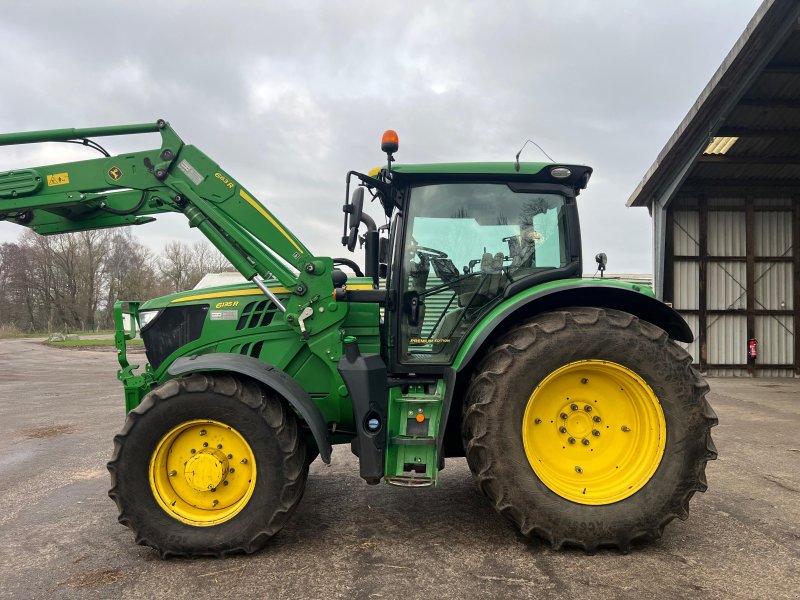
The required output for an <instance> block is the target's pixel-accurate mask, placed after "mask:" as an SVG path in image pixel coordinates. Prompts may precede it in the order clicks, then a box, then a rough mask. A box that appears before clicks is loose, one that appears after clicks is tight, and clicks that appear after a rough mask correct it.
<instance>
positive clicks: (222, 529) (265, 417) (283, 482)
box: [108, 374, 308, 558]
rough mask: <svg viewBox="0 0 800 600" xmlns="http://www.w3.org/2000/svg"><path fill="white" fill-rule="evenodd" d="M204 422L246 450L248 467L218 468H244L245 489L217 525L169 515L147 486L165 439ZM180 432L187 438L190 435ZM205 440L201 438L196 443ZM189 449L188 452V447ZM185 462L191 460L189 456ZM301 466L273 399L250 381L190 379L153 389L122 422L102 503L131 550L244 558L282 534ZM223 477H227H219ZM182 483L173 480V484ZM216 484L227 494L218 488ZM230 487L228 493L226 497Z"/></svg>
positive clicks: (300, 446) (288, 417)
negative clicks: (129, 536) (114, 514)
mask: <svg viewBox="0 0 800 600" xmlns="http://www.w3.org/2000/svg"><path fill="white" fill-rule="evenodd" d="M206 421H207V422H208V423H216V424H218V425H220V424H221V425H222V426H223V427H221V428H220V429H221V430H222V431H225V427H224V426H227V429H228V430H231V429H232V430H233V433H229V434H228V435H229V436H234V435H235V436H238V437H237V438H236V439H239V440H244V442H246V444H244V446H243V447H247V446H249V448H248V450H249V451H250V452H249V454H248V455H249V456H251V459H250V461H249V464H247V463H248V461H246V460H244V459H242V460H241V461H240V460H239V458H238V457H234V458H233V459H232V461H231V463H230V465H228V463H225V465H226V467H228V466H230V467H237V468H238V469H239V475H238V476H239V477H242V475H241V473H242V472H243V471H245V468H246V467H247V468H249V469H250V470H249V471H246V473H247V474H246V475H245V476H246V477H248V478H249V479H248V480H247V481H248V482H249V483H246V482H245V480H242V482H241V484H240V485H244V486H250V487H249V491H248V493H247V494H246V495H244V494H243V495H242V498H241V499H240V501H239V504H238V506H239V508H238V509H237V510H238V512H235V513H234V514H233V516H224V515H223V516H224V519H225V520H222V521H221V522H215V521H209V522H205V523H202V522H199V523H198V522H189V521H185V520H184V519H183V518H181V517H180V516H176V514H173V513H169V512H168V505H167V504H164V503H163V500H159V499H158V498H157V496H160V497H163V496H162V495H161V494H159V493H157V491H158V489H159V488H158V487H157V486H155V485H154V483H153V481H154V479H153V478H154V475H153V473H154V469H155V472H156V476H158V470H157V466H156V467H154V465H156V464H157V463H156V462H155V461H156V457H157V456H158V453H157V448H161V447H163V446H164V444H165V442H164V441H165V440H169V439H170V438H169V435H170V432H172V431H181V427H192V425H190V424H191V423H193V422H198V423H201V425H202V423H204V422H206ZM187 424H189V425H187ZM195 427H196V426H195ZM187 432H188V433H186V435H189V434H190V433H192V432H193V430H187ZM205 434H206V432H205V430H202V433H200V434H199V435H205ZM211 437H212V436H211V435H209V436H208V438H203V439H210V438H211ZM200 442H201V440H200V439H198V443H197V448H201V446H202V444H201V443H200ZM189 443H190V445H192V446H194V445H195V442H194V441H193V440H189ZM206 445H208V444H206ZM240 446H242V444H241V443H240ZM213 448H214V446H213V445H212V447H211V448H208V449H207V452H211V451H212V449H213ZM224 451H225V452H228V450H227V449H225V450H224ZM171 452H172V448H169V449H168V450H165V455H168V456H172V455H171V454H170V453H171ZM176 452H177V450H176ZM191 454H192V455H196V451H195V450H194V448H193V449H192V451H191ZM198 455H199V454H198ZM228 458H230V457H228ZM165 460H166V459H165ZM173 460H174V459H173ZM181 460H182V459H181ZM206 460H208V459H206ZM223 460H224V457H223ZM305 461H306V449H305V444H304V442H303V437H302V435H301V433H300V431H299V428H298V425H297V420H296V417H295V416H294V414H293V413H292V411H291V410H290V409H289V408H288V407H287V406H286V404H285V403H284V402H282V401H281V399H280V398H277V397H275V396H272V395H269V394H267V393H265V392H264V391H263V390H262V389H261V388H260V387H259V386H258V385H256V384H255V383H253V382H251V381H246V380H244V381H243V380H240V379H237V378H235V377H232V376H227V375H213V376H212V375H204V374H193V375H189V376H186V377H182V378H179V379H174V380H171V381H168V382H166V383H165V384H163V385H161V386H160V387H158V388H156V389H155V390H154V391H152V392H150V393H149V394H147V396H145V398H144V399H143V401H142V403H141V404H140V405H139V406H138V407H137V408H136V409H134V410H133V411H131V412H130V413H129V414H128V418H127V420H126V421H125V425H124V427H123V428H122V431H121V432H120V433H119V434H118V435H117V436H116V437H115V438H114V454H113V456H112V458H111V461H110V462H109V463H108V470H109V471H110V473H111V490H110V491H109V496H110V497H111V498H112V499H113V500H114V502H116V504H117V507H118V508H119V522H120V523H122V524H123V525H126V526H127V527H129V528H130V529H132V530H133V532H134V534H135V536H136V542H137V543H138V544H141V545H146V546H150V547H151V548H153V549H155V550H156V551H157V552H158V553H159V555H160V556H161V557H162V558H166V557H168V556H216V557H219V556H224V555H227V554H233V553H242V552H243V553H251V552H255V551H256V550H258V549H260V548H262V547H263V546H264V544H266V542H267V541H268V540H269V539H270V538H271V537H272V536H273V535H275V534H276V533H277V532H278V531H279V530H280V529H281V528H282V527H283V525H284V524H285V523H286V521H287V520H288V519H289V517H290V516H291V514H292V513H293V512H294V510H295V508H296V506H297V504H298V503H299V502H300V499H301V497H302V495H303V491H304V489H305V484H306V478H307V476H308V466H307V465H306V463H305ZM240 463H241V464H240ZM164 464H166V463H164ZM185 464H188V463H185ZM214 464H215V466H216V465H217V463H214ZM252 465H255V466H254V467H253V466H252ZM228 470H229V471H231V472H233V470H234V469H233V468H230V469H227V468H226V469H220V472H224V473H227V472H228ZM175 474H176V470H174V471H170V473H169V477H174V476H175ZM182 475H183V473H178V474H177V476H178V478H180V476H182ZM226 476H228V477H230V478H231V479H232V477H233V476H229V475H226ZM161 477H164V476H163V474H162V475H161ZM253 477H255V483H254V484H252V481H253V480H252V478H253ZM169 481H171V480H169ZM222 483H225V485H226V486H227V482H226V481H223V482H222ZM232 483H235V482H233V481H232ZM220 487H222V486H220ZM234 487H235V486H234V485H231V486H230V489H231V490H232V489H233V488H234ZM212 491H214V492H216V489H214V490H212ZM202 493H204V491H203V492H201V494H200V495H202ZM187 506H188V507H189V508H190V509H191V508H192V507H191V505H188V504H187ZM209 514H214V512H213V511H211V512H209ZM202 518H204V515H203V516H201V517H200V519H202Z"/></svg>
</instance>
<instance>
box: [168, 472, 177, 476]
mask: <svg viewBox="0 0 800 600" xmlns="http://www.w3.org/2000/svg"><path fill="white" fill-rule="evenodd" d="M177 474H178V472H177V471H170V472H169V476H170V477H175V475H177Z"/></svg>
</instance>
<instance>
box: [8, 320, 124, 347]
mask: <svg viewBox="0 0 800 600" xmlns="http://www.w3.org/2000/svg"><path fill="white" fill-rule="evenodd" d="M66 333H68V334H69V335H113V334H114V333H115V332H114V330H113V329H99V330H97V331H67V332H66ZM50 335H51V334H49V333H47V332H46V331H37V332H34V333H24V332H22V331H20V330H19V329H17V328H16V327H14V326H13V325H0V340H13V339H25V338H39V337H42V338H46V337H48V336H50ZM100 345H103V344H100Z"/></svg>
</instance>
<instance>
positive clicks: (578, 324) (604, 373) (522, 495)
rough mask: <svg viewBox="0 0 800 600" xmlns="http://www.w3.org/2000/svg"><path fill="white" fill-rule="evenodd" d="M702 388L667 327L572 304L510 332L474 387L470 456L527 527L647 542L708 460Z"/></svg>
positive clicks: (605, 540) (572, 538)
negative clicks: (668, 334) (667, 331)
mask: <svg viewBox="0 0 800 600" xmlns="http://www.w3.org/2000/svg"><path fill="white" fill-rule="evenodd" d="M707 391H708V386H707V385H706V384H705V382H704V381H703V380H702V378H700V376H699V375H698V373H697V372H696V371H695V370H694V369H693V368H692V367H691V358H690V357H689V355H688V354H687V353H686V352H685V351H684V350H683V349H681V348H680V347H679V346H677V345H676V344H674V343H673V342H672V341H671V340H669V338H668V336H667V334H666V333H665V332H664V331H663V330H661V329H659V328H657V327H655V326H653V325H651V324H649V323H646V322H644V321H640V320H639V319H637V318H636V317H634V316H633V315H630V314H628V313H623V312H619V311H614V310H602V309H594V308H575V309H570V310H568V311H559V312H552V313H546V314H542V315H538V316H537V317H534V318H532V319H530V320H529V321H527V322H526V323H524V324H522V325H520V326H518V327H515V328H514V329H512V330H511V331H510V332H508V333H507V334H506V335H504V336H503V337H502V338H501V339H500V340H498V343H497V344H496V345H495V346H494V347H493V348H492V349H491V350H490V351H489V352H488V353H487V355H486V357H485V359H484V360H483V361H482V363H481V364H480V365H479V367H478V369H477V371H476V375H475V377H474V379H473V381H472V383H471V385H470V388H469V391H468V394H467V400H466V406H465V410H464V421H463V435H464V444H465V450H466V455H467V461H468V463H469V465H470V468H471V470H472V471H473V473H474V474H475V475H476V477H477V479H478V482H479V485H480V487H481V490H482V491H483V492H484V494H486V495H487V496H488V497H489V499H490V500H491V501H492V502H493V503H494V505H495V508H496V509H497V510H498V511H499V512H500V513H501V514H503V515H505V516H506V517H507V518H509V519H510V520H511V521H513V522H514V523H515V524H516V525H517V526H518V527H519V528H520V530H521V531H522V533H523V534H525V535H533V534H537V535H539V536H541V537H543V538H545V539H547V540H548V541H550V543H551V544H552V545H553V547H555V548H560V547H561V546H562V545H564V544H570V545H577V546H580V547H583V548H584V549H585V550H587V551H588V552H593V551H594V550H595V549H596V548H597V547H599V546H608V545H611V546H617V547H619V548H620V549H621V550H622V551H624V552H627V551H628V550H629V549H630V546H631V543H632V542H633V541H634V540H637V539H655V538H657V537H659V536H660V535H661V532H662V531H663V528H664V526H665V525H666V524H667V523H668V522H669V521H671V520H672V519H673V518H675V517H676V516H677V517H680V518H682V519H685V518H686V517H687V516H688V502H689V499H690V498H691V496H692V495H693V494H694V492H695V491H705V489H706V487H707V485H706V480H705V464H706V462H707V461H708V460H710V459H713V458H715V457H716V451H715V449H714V445H713V442H712V441H711V436H710V428H711V427H713V426H714V425H715V424H716V422H717V419H716V415H715V414H714V412H713V410H711V407H710V406H709V405H708V402H707V401H706V400H705V394H706V393H707Z"/></svg>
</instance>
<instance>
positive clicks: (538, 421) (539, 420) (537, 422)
mask: <svg viewBox="0 0 800 600" xmlns="http://www.w3.org/2000/svg"><path fill="white" fill-rule="evenodd" d="M533 422H534V424H536V425H538V424H539V423H541V422H542V420H541V419H534V421H533Z"/></svg>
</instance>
